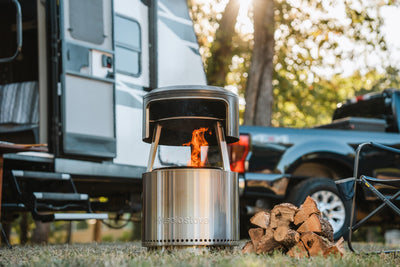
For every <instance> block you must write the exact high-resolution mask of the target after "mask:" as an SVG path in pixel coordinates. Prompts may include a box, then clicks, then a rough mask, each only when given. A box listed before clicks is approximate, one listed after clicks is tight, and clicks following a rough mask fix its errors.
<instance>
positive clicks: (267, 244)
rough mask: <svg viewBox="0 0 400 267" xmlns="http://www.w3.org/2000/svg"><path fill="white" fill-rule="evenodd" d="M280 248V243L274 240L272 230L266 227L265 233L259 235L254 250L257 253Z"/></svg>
mask: <svg viewBox="0 0 400 267" xmlns="http://www.w3.org/2000/svg"><path fill="white" fill-rule="evenodd" d="M280 248H282V245H281V244H280V243H278V242H276V241H275V239H274V230H273V229H271V228H268V229H267V230H265V235H263V237H261V240H260V242H259V243H258V246H257V247H256V252H257V254H261V253H268V252H272V251H273V250H276V249H280Z"/></svg>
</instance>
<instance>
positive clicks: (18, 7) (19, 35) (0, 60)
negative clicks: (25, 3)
mask: <svg viewBox="0 0 400 267" xmlns="http://www.w3.org/2000/svg"><path fill="white" fill-rule="evenodd" d="M11 2H13V3H14V5H15V9H16V13H17V14H16V17H15V20H16V24H15V26H16V33H17V49H16V50H15V53H14V55H13V56H11V57H6V58H0V63H5V62H10V61H13V60H14V59H15V58H16V57H17V56H18V55H19V53H20V52H21V50H22V12H21V5H20V4H19V2H18V0H11Z"/></svg>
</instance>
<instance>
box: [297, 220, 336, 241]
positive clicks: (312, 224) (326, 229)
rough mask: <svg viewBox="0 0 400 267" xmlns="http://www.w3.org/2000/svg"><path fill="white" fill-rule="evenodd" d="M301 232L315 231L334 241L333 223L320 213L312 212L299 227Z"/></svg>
mask: <svg viewBox="0 0 400 267" xmlns="http://www.w3.org/2000/svg"><path fill="white" fill-rule="evenodd" d="M297 232H299V233H305V232H314V233H317V234H320V235H322V236H325V237H326V238H328V240H329V241H331V242H333V228H332V225H331V224H330V223H329V222H328V221H327V220H325V219H324V218H322V216H320V215H316V214H311V216H310V217H308V219H307V220H306V221H305V222H304V223H303V224H302V225H300V227H299V228H298V229H297Z"/></svg>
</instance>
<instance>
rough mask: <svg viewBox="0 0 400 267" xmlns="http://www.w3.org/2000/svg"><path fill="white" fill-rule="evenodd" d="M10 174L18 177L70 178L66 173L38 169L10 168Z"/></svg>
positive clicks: (42, 178)
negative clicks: (39, 170)
mask: <svg viewBox="0 0 400 267" xmlns="http://www.w3.org/2000/svg"><path fill="white" fill-rule="evenodd" d="M12 174H13V175H14V176H15V177H18V178H25V179H39V180H71V175H70V174H67V173H52V172H38V171H23V170H12Z"/></svg>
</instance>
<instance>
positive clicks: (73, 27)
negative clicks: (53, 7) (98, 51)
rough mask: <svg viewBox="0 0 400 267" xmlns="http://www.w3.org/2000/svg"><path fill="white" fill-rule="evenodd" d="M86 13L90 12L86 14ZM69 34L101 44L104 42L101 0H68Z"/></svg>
mask: <svg viewBox="0 0 400 267" xmlns="http://www.w3.org/2000/svg"><path fill="white" fill-rule="evenodd" d="M88 14H90V15H89V16H88ZM69 21H70V29H69V30H70V32H71V36H72V37H73V38H75V39H78V40H82V41H86V42H90V43H94V44H102V43H103V42H104V36H105V35H104V22H103V2H102V1H96V0H86V1H81V0H71V1H70V2H69Z"/></svg>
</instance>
